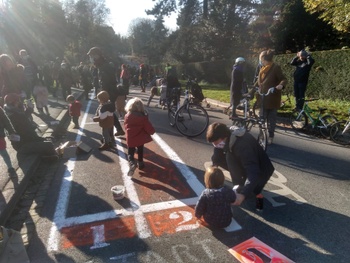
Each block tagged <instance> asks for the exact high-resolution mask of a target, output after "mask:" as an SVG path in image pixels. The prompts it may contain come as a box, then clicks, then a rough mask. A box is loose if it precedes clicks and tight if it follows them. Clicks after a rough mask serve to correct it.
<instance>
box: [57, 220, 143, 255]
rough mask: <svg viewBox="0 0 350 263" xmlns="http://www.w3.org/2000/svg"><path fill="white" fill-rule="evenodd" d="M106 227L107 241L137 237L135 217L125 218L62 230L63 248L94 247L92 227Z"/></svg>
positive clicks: (105, 235)
mask: <svg viewBox="0 0 350 263" xmlns="http://www.w3.org/2000/svg"><path fill="white" fill-rule="evenodd" d="M102 224H103V225H104V229H105V233H104V237H105V241H106V242H107V241H113V240H116V239H121V238H133V237H135V236H136V232H137V231H136V228H135V220H134V217H123V218H118V219H113V220H108V221H99V222H94V223H91V224H84V225H79V226H72V227H66V228H62V230H61V234H62V248H65V249H67V248H70V247H80V246H88V245H90V246H91V245H93V234H92V227H94V226H98V225H102Z"/></svg>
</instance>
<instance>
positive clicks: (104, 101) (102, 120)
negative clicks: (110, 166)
mask: <svg viewBox="0 0 350 263" xmlns="http://www.w3.org/2000/svg"><path fill="white" fill-rule="evenodd" d="M97 100H98V102H99V103H100V105H99V107H98V108H97V110H96V116H95V117H93V121H94V122H98V123H99V125H100V127H101V128H102V137H103V142H102V143H103V144H102V145H101V146H100V147H99V148H98V149H99V150H101V151H102V150H108V149H109V148H110V146H111V145H112V144H114V143H115V139H114V137H113V124H114V117H113V114H114V109H115V106H114V103H112V102H111V101H110V100H109V94H108V92H107V91H104V90H103V91H101V92H99V93H98V94H97Z"/></svg>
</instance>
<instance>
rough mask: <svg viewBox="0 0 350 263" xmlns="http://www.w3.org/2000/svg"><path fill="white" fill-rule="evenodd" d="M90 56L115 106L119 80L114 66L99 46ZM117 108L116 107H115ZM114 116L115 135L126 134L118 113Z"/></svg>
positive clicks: (92, 49) (103, 86)
mask: <svg viewBox="0 0 350 263" xmlns="http://www.w3.org/2000/svg"><path fill="white" fill-rule="evenodd" d="M87 55H88V56H90V62H91V63H93V64H94V65H95V66H96V67H97V68H98V77H99V80H100V87H101V90H104V91H107V92H108V94H109V99H110V101H111V102H112V104H113V105H114V107H115V101H116V99H117V96H118V94H117V80H116V77H115V70H114V68H113V67H112V66H111V65H110V64H109V63H108V61H107V60H106V58H105V57H104V56H103V54H102V50H101V49H100V48H98V47H93V48H91V49H90V50H89V52H88V53H87ZM114 110H115V109H114ZM113 117H114V127H115V128H116V130H117V132H116V133H115V134H114V135H115V136H120V135H124V134H125V132H124V131H123V128H122V126H121V125H120V122H119V120H118V117H117V115H116V113H115V112H114V114H113Z"/></svg>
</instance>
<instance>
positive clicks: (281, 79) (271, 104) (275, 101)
mask: <svg viewBox="0 0 350 263" xmlns="http://www.w3.org/2000/svg"><path fill="white" fill-rule="evenodd" d="M277 85H282V86H283V87H285V86H286V85H287V78H286V77H285V76H284V74H283V72H282V69H281V67H280V66H279V65H277V64H275V63H273V64H272V66H271V68H270V70H269V71H268V72H267V73H266V76H265V78H262V77H261V70H260V73H259V77H258V82H257V86H258V87H260V89H261V92H262V93H267V91H268V90H269V88H271V87H276V86H277ZM258 99H259V100H260V97H258ZM280 106H281V91H280V90H277V89H275V91H274V93H272V94H270V95H268V96H266V97H265V99H264V108H265V109H279V108H280Z"/></svg>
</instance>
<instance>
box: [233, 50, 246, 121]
mask: <svg viewBox="0 0 350 263" xmlns="http://www.w3.org/2000/svg"><path fill="white" fill-rule="evenodd" d="M244 64H245V59H244V58H242V57H238V58H236V61H235V64H234V65H233V69H232V73H231V86H230V97H231V104H232V116H231V117H232V118H234V117H237V114H236V109H237V106H238V105H239V103H240V101H241V99H242V88H243V81H244Z"/></svg>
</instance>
